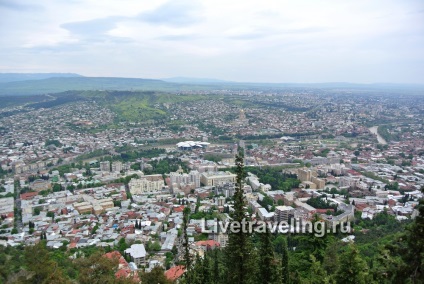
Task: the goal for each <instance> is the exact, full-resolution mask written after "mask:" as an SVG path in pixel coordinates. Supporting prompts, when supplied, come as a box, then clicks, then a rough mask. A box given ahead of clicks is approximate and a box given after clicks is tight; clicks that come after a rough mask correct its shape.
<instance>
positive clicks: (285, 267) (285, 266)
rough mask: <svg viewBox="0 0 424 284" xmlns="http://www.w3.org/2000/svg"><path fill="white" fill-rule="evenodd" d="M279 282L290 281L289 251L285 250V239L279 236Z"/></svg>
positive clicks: (286, 283)
mask: <svg viewBox="0 0 424 284" xmlns="http://www.w3.org/2000/svg"><path fill="white" fill-rule="evenodd" d="M281 240H282V241H281V283H282V284H288V283H290V275H289V253H288V251H287V242H286V239H285V238H283V237H281Z"/></svg>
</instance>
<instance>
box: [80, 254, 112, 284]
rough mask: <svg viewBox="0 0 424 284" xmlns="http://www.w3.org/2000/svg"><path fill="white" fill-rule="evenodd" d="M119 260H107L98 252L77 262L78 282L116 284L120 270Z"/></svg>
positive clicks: (85, 283)
mask: <svg viewBox="0 0 424 284" xmlns="http://www.w3.org/2000/svg"><path fill="white" fill-rule="evenodd" d="M118 262H119V261H118V258H112V259H110V258H107V257H104V256H103V253H102V252H100V251H98V252H96V253H94V254H92V255H91V256H90V257H84V258H79V259H78V260H77V263H76V264H77V269H78V271H79V274H78V282H79V283H81V284H92V283H95V284H96V283H98V284H103V283H115V272H116V269H117V268H118Z"/></svg>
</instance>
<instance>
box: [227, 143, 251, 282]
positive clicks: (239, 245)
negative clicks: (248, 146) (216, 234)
mask: <svg viewBox="0 0 424 284" xmlns="http://www.w3.org/2000/svg"><path fill="white" fill-rule="evenodd" d="M236 175H237V177H236V185H235V192H234V196H233V201H234V211H233V212H232V213H231V215H230V216H231V218H232V220H231V221H230V223H235V224H239V225H240V226H241V224H243V223H245V222H246V221H248V220H247V219H246V215H247V214H246V210H245V208H244V205H245V204H244V196H243V180H244V178H245V172H244V165H243V153H242V152H241V151H240V152H239V154H238V155H236ZM229 228H231V224H230V226H229ZM253 256H254V255H253V248H252V240H251V236H250V234H249V233H248V232H243V231H242V230H241V229H240V230H238V231H236V230H234V231H232V230H230V232H229V236H228V244H227V247H226V260H227V267H228V272H227V282H228V283H232V284H233V283H240V284H242V283H243V284H244V283H254V282H255V279H256V277H255V276H254V275H255V272H256V271H255V269H256V266H255V263H254V257H253Z"/></svg>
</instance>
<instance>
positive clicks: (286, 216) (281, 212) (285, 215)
mask: <svg viewBox="0 0 424 284" xmlns="http://www.w3.org/2000/svg"><path fill="white" fill-rule="evenodd" d="M293 216H294V208H293V207H290V206H277V207H275V215H274V220H275V221H276V222H282V221H285V222H288V221H289V220H290V218H292V217H293Z"/></svg>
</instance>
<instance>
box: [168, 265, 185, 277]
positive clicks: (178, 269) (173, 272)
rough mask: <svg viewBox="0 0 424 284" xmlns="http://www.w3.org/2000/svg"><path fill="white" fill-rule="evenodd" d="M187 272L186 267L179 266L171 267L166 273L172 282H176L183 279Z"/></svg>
mask: <svg viewBox="0 0 424 284" xmlns="http://www.w3.org/2000/svg"><path fill="white" fill-rule="evenodd" d="M184 272H185V266H184V265H177V266H174V267H171V268H170V269H168V270H167V271H165V276H166V278H168V279H169V280H171V281H174V280H176V279H178V278H180V277H181V275H183V274H184Z"/></svg>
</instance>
